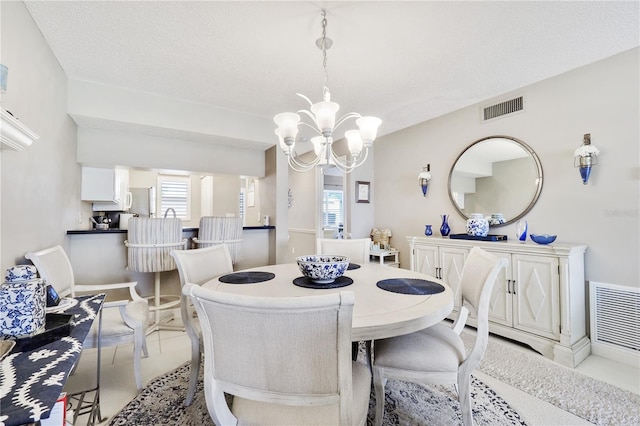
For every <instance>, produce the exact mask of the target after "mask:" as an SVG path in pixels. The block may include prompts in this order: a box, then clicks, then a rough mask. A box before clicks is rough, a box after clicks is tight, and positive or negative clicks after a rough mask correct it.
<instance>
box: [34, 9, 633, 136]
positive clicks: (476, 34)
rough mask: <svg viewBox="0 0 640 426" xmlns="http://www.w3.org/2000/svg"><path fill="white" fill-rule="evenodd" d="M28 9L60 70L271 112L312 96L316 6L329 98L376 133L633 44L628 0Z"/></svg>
mask: <svg viewBox="0 0 640 426" xmlns="http://www.w3.org/2000/svg"><path fill="white" fill-rule="evenodd" d="M25 4H26V6H27V8H28V10H29V12H30V13H31V15H32V16H33V19H34V21H35V22H36V24H37V25H38V27H39V28H40V30H41V31H42V34H43V35H44V37H45V39H46V40H47V42H48V44H49V45H50V46H51V49H52V50H53V52H54V54H55V56H56V57H57V58H58V60H59V62H60V64H61V66H62V68H63V69H64V71H65V72H66V74H67V76H68V77H69V78H70V79H75V80H85V81H89V82H97V83H103V84H107V85H113V86H121V87H123V88H128V89H132V90H136V91H141V92H149V93H156V94H162V95H165V96H167V97H172V98H180V99H185V100H190V101H194V102H199V103H205V104H210V105H215V106H217V107H222V108H225V109H229V110H233V111H238V112H239V113H241V114H250V115H254V116H260V117H265V118H267V119H269V120H270V119H271V117H273V116H274V115H275V114H277V113H279V112H283V111H292V110H293V111H295V110H298V109H300V108H306V104H305V102H304V101H303V100H302V99H300V98H298V97H297V96H295V93H296V92H299V93H303V94H305V95H306V96H308V97H309V98H310V99H311V100H312V101H314V102H316V101H319V100H320V98H321V94H322V83H323V78H324V76H323V72H322V53H321V51H320V50H319V49H317V48H316V47H315V40H316V39H317V38H318V37H319V36H320V33H321V26H320V21H321V16H320V11H321V9H322V8H326V9H327V17H328V27H327V35H328V37H330V38H332V39H333V41H334V44H333V47H332V48H331V49H330V50H329V51H328V59H327V68H328V73H329V80H328V86H329V88H330V89H331V92H332V100H334V101H336V102H338V103H339V104H340V105H341V112H344V113H346V112H349V111H357V112H360V113H362V114H363V115H375V116H378V117H380V118H382V120H383V124H382V126H381V128H380V134H387V133H390V132H393V131H396V130H399V129H402V128H405V127H408V126H411V125H413V124H416V123H419V122H422V121H425V120H427V119H430V118H433V117H437V116H440V115H443V114H446V113H448V112H451V111H454V110H457V109H459V108H461V107H465V106H467V105H470V104H473V103H476V102H479V101H482V100H486V99H488V98H491V97H494V96H498V95H500V94H503V93H505V92H508V91H511V90H514V89H517V88H520V87H523V86H525V85H528V84H531V83H534V82H537V81H540V80H543V79H546V78H548V77H551V76H554V75H557V74H560V73H562V72H565V71H568V70H570V69H573V68H576V67H579V66H582V65H585V64H588V63H591V62H594V61H597V60H600V59H603V58H605V57H608V56H611V55H614V54H616V53H619V52H622V51H624V50H628V49H630V48H633V47H635V46H638V45H640V35H639V20H640V18H639V4H640V3H639V2H638V1H633V2H617V1H605V2H588V1H579V2H562V1H542V2H524V1H510V2H502V1H499V2H483V1H471V2H431V1H428V2H427V1H425V2H417V1H410V2H404V1H390V2H371V1H360V2H303V1H295V2H283V1H276V2H272V1H260V2H240V1H216V2H213V1H199V2H187V1H178V2H174V1H161V2H153V1H135V2H134V1H90V2H80V1H62V2H57V1H43V2H37V1H27V2H25ZM92 125H97V124H96V123H92ZM274 128H275V125H274ZM273 142H274V143H275V140H274V141H273Z"/></svg>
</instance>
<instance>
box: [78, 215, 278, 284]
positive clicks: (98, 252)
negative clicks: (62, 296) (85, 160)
mask: <svg viewBox="0 0 640 426" xmlns="http://www.w3.org/2000/svg"><path fill="white" fill-rule="evenodd" d="M198 230H199V228H191V227H185V228H182V231H183V233H182V236H183V238H184V239H186V240H188V248H194V247H193V243H192V237H194V236H197V235H198ZM274 230H275V226H247V227H244V228H243V236H242V240H243V241H242V250H241V252H242V258H241V259H240V260H239V261H238V263H237V264H236V265H234V268H235V269H236V270H240V269H247V268H254V267H258V266H264V265H269V264H274V263H275V231H274ZM127 232H128V231H127V230H126V229H115V228H114V229H107V230H103V231H100V230H97V229H73V230H68V231H67V238H68V239H69V258H70V260H71V265H72V267H73V271H74V275H75V279H76V282H80V283H83V284H100V283H116V282H125V281H137V282H138V286H137V289H138V292H139V293H140V294H141V295H144V296H149V295H152V294H153V288H154V274H151V273H144V272H133V271H130V270H129V269H128V267H127V263H128V253H127V248H126V247H125V245H124V241H125V240H126V239H127V237H128V235H127ZM96 259H99V261H96ZM161 281H162V283H163V286H164V285H166V286H167V291H168V294H178V293H179V292H180V279H179V277H178V273H177V271H175V270H173V271H166V272H162V274H161Z"/></svg>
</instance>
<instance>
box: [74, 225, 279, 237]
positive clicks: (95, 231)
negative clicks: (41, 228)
mask: <svg viewBox="0 0 640 426" xmlns="http://www.w3.org/2000/svg"><path fill="white" fill-rule="evenodd" d="M255 229H276V227H275V226H244V227H242V230H243V231H251V230H255ZM182 231H183V232H197V231H198V228H182ZM127 232H128V231H127V230H126V229H116V228H114V229H105V230H99V229H71V230H68V231H67V235H87V234H126V233H127Z"/></svg>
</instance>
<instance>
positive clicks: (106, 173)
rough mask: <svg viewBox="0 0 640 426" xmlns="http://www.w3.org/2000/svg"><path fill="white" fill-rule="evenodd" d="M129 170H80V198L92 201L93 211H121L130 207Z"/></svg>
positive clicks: (88, 168)
mask: <svg viewBox="0 0 640 426" xmlns="http://www.w3.org/2000/svg"><path fill="white" fill-rule="evenodd" d="M128 190H129V170H127V169H119V168H98V167H83V168H82V187H81V194H80V197H81V199H82V200H83V201H92V202H93V210H94V211H123V210H126V208H127V206H130V204H129V203H130V201H131V199H130V196H128Z"/></svg>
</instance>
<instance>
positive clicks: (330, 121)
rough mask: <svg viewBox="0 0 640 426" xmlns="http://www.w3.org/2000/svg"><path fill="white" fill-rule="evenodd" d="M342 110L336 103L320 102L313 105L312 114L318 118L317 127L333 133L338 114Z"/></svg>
mask: <svg viewBox="0 0 640 426" xmlns="http://www.w3.org/2000/svg"><path fill="white" fill-rule="evenodd" d="M339 109H340V105H338V104H337V103H335V102H318V103H316V104H313V106H312V107H311V112H312V113H313V115H314V116H315V118H316V125H317V126H318V128H319V129H320V130H322V131H326V130H330V131H333V126H334V125H335V124H336V113H337V112H338V110H339Z"/></svg>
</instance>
